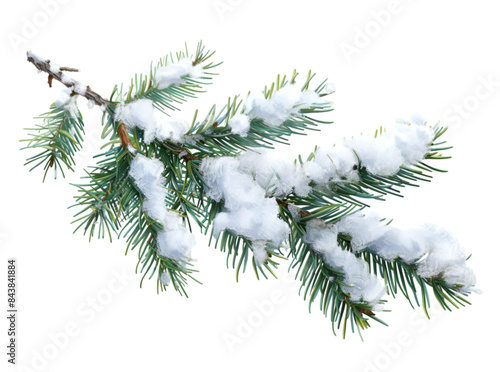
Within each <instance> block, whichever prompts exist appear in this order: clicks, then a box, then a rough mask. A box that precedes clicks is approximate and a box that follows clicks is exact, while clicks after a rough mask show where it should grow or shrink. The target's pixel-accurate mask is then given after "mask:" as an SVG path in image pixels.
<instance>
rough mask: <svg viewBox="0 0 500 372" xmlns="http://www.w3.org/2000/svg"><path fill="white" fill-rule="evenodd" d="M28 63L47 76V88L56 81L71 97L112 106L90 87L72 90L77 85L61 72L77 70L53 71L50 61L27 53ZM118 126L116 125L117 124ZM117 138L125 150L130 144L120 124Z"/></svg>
mask: <svg viewBox="0 0 500 372" xmlns="http://www.w3.org/2000/svg"><path fill="white" fill-rule="evenodd" d="M27 56H28V62H31V63H33V64H34V65H35V67H36V68H37V69H38V71H43V72H45V73H46V74H48V76H49V77H48V83H49V87H52V81H53V80H57V81H58V82H60V83H61V84H63V85H65V86H67V87H68V88H72V89H73V92H72V93H71V95H72V96H73V95H76V94H78V95H80V96H82V97H85V98H87V99H88V100H92V101H93V102H94V103H95V104H96V105H98V106H103V107H104V108H106V106H108V105H113V103H111V102H110V101H108V100H107V99H105V98H102V96H101V95H100V94H98V93H96V92H94V91H93V90H92V89H90V86H88V85H87V88H86V89H85V92H83V93H82V92H81V91H80V92H78V91H76V90H75V89H74V88H76V86H77V84H79V83H78V82H77V81H76V80H73V79H71V78H68V77H67V76H65V75H64V74H63V73H62V72H61V71H72V72H77V71H78V69H76V68H71V67H60V68H59V69H54V68H51V66H50V60H43V59H41V58H39V57H38V56H36V55H35V54H33V53H31V52H28V53H27ZM117 125H118V123H117ZM117 132H118V136H119V137H120V140H121V142H122V147H123V148H124V149H125V148H127V146H128V145H129V144H131V143H132V141H131V140H130V138H129V137H128V134H127V128H126V127H125V125H124V124H123V123H120V124H119V125H118V128H117Z"/></svg>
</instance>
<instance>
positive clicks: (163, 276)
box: [160, 271, 171, 285]
mask: <svg viewBox="0 0 500 372" xmlns="http://www.w3.org/2000/svg"><path fill="white" fill-rule="evenodd" d="M160 282H161V284H163V285H170V282H171V280H170V275H169V274H168V271H164V272H162V273H161V276H160Z"/></svg>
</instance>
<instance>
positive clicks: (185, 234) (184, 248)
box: [129, 154, 195, 261]
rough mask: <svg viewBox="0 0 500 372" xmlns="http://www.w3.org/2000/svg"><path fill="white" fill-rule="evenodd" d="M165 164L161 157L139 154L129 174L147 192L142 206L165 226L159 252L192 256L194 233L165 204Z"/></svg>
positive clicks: (180, 257)
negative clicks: (148, 156)
mask: <svg viewBox="0 0 500 372" xmlns="http://www.w3.org/2000/svg"><path fill="white" fill-rule="evenodd" d="M163 170H164V165H163V163H162V162H161V161H159V160H158V159H150V158H147V157H145V156H144V155H141V154H137V155H136V156H135V157H134V159H133V160H132V162H131V163H130V169H129V175H130V177H131V178H132V180H133V181H134V183H135V185H136V186H137V187H138V188H139V190H140V191H141V193H142V194H143V195H144V196H145V200H144V202H143V205H142V210H143V211H144V213H146V214H147V215H148V216H149V217H150V218H151V219H153V220H156V221H159V222H161V224H162V226H163V230H162V231H161V232H160V233H159V234H158V235H157V239H156V241H157V248H158V252H159V253H160V255H162V256H165V257H168V258H171V259H173V260H176V261H183V260H184V259H185V258H187V257H189V256H190V253H191V247H192V246H194V244H195V241H194V236H193V235H192V234H191V233H190V232H189V231H188V230H187V229H186V228H185V227H184V226H183V224H182V219H181V218H180V216H179V215H178V214H177V213H175V212H172V211H169V210H168V209H167V207H166V202H165V198H166V196H167V192H168V191H167V189H166V188H165V187H164V184H165V178H164V177H163V176H162V173H163Z"/></svg>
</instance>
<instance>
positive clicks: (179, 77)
mask: <svg viewBox="0 0 500 372" xmlns="http://www.w3.org/2000/svg"><path fill="white" fill-rule="evenodd" d="M187 76H188V77H190V78H192V79H199V78H200V77H202V76H203V68H202V67H201V66H200V65H196V66H193V63H192V61H191V59H190V58H182V59H180V60H179V62H177V63H168V64H167V65H166V66H163V67H159V68H158V69H157V70H156V73H155V82H156V87H157V88H158V89H165V88H168V87H169V86H171V85H180V84H183V83H185V82H186V81H185V79H184V77H187Z"/></svg>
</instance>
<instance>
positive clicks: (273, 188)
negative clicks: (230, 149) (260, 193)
mask: <svg viewBox="0 0 500 372" xmlns="http://www.w3.org/2000/svg"><path fill="white" fill-rule="evenodd" d="M238 160H239V165H238V169H239V170H240V171H241V172H243V173H245V174H250V175H252V177H253V178H254V179H255V181H256V182H257V183H258V184H259V185H260V186H261V187H262V188H263V189H264V190H266V195H268V196H275V197H278V198H279V197H284V196H287V195H288V194H290V193H291V192H292V191H293V192H295V194H297V195H299V196H304V197H305V196H307V194H308V193H309V191H311V187H310V186H309V182H310V181H309V180H308V179H307V177H306V175H305V173H304V171H303V169H302V168H301V167H300V166H298V165H295V164H294V163H293V161H292V160H290V159H289V158H287V157H285V156H284V155H282V154H279V153H277V152H276V151H274V152H273V151H267V150H264V151H262V153H260V154H258V153H255V152H246V153H243V154H242V155H240V156H238Z"/></svg>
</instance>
